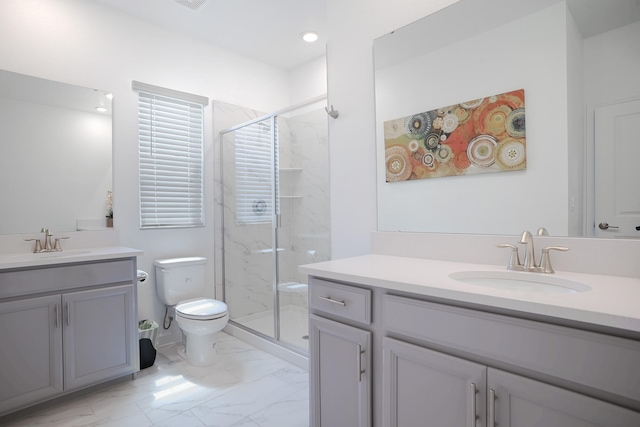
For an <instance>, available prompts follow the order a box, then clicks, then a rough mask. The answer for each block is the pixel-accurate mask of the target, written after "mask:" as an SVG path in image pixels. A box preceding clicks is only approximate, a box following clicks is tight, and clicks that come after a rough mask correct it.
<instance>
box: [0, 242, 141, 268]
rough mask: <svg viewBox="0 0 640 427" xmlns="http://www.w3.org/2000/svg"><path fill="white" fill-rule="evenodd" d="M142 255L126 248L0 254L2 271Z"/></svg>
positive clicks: (108, 247)
mask: <svg viewBox="0 0 640 427" xmlns="http://www.w3.org/2000/svg"><path fill="white" fill-rule="evenodd" d="M142 254H143V252H142V251H141V250H139V249H132V248H127V247H124V246H105V247H98V248H82V249H70V250H63V251H61V252H40V253H19V254H0V271H1V270H7V269H11V268H29V267H38V266H45V265H48V266H51V265H56V264H67V263H73V262H86V261H99V260H104V259H116V258H128V257H133V256H140V255H142Z"/></svg>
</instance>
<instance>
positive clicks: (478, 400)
mask: <svg viewBox="0 0 640 427" xmlns="http://www.w3.org/2000/svg"><path fill="white" fill-rule="evenodd" d="M383 351H384V356H383V357H384V359H383V360H384V361H383V366H384V372H383V396H384V397H383V399H384V401H383V411H382V412H383V418H384V422H383V424H382V425H383V426H385V427H422V426H424V425H425V420H428V422H427V423H426V425H430V426H431V425H433V426H477V427H484V426H487V427H494V426H500V427H511V426H513V427H516V426H517V427H537V426H544V427H594V426H602V427H605V426H606V427H631V426H640V414H639V413H637V412H633V411H630V410H628V409H624V408H621V407H619V406H616V405H611V404H609V403H606V402H603V401H601V400H598V399H593V398H591V397H588V396H584V395H582V394H579V393H575V392H572V391H569V390H566V389H562V388H559V387H555V386H552V385H549V384H546V383H543V382H539V381H535V380H532V379H529V378H526V377H523V376H520V375H515V374H512V373H508V372H505V371H502V370H499V369H494V368H488V367H486V366H484V365H481V364H477V363H474V362H471V361H468V360H465V359H461V358H458V357H454V356H450V355H447V354H444V353H440V352H437V351H433V350H429V349H426V348H423V347H420V346H417V345H413V344H408V343H405V342H402V341H397V340H394V339H391V338H385V339H384V341H383Z"/></svg>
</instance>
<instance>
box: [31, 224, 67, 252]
mask: <svg viewBox="0 0 640 427" xmlns="http://www.w3.org/2000/svg"><path fill="white" fill-rule="evenodd" d="M40 232H41V233H44V241H42V242H41V241H40V239H24V241H25V242H35V246H34V248H33V253H34V254H35V253H40V252H61V251H62V246H61V245H60V240H64V239H68V238H69V237H56V239H55V243H53V244H52V243H51V238H52V237H53V233H52V232H51V230H50V229H48V228H46V227H43V228H42V230H40Z"/></svg>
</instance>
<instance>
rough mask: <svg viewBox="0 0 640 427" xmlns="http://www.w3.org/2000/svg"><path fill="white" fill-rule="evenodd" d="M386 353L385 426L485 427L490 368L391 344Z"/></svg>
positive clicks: (385, 347)
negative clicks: (487, 378)
mask: <svg viewBox="0 0 640 427" xmlns="http://www.w3.org/2000/svg"><path fill="white" fill-rule="evenodd" d="M383 352H384V355H383V362H382V363H383V379H382V381H383V402H384V403H383V407H382V408H383V409H382V413H383V419H384V422H383V425H384V426H387V427H424V426H434V427H435V426H438V427H440V426H461V427H463V426H464V427H469V426H472V427H475V426H476V425H477V426H484V420H485V419H486V418H485V406H486V405H485V398H484V396H485V393H484V391H485V387H486V367H485V366H484V365H479V364H477V363H473V362H469V361H468V360H464V359H459V358H457V357H453V356H449V355H446V354H443V353H439V352H436V351H432V350H428V349H426V348H423V347H419V346H416V345H412V344H408V343H405V342H401V341H397V340H394V339H391V338H385V339H384V341H383Z"/></svg>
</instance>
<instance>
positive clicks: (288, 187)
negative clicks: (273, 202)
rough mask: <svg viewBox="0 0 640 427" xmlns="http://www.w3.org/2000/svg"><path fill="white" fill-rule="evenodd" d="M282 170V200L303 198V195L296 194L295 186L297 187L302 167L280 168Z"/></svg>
mask: <svg viewBox="0 0 640 427" xmlns="http://www.w3.org/2000/svg"><path fill="white" fill-rule="evenodd" d="M278 170H279V171H280V172H284V173H282V174H281V175H280V187H281V188H282V190H283V191H282V193H284V194H283V195H281V196H280V200H296V199H302V197H303V196H301V195H296V194H295V191H294V190H293V188H294V187H295V180H297V179H299V175H298V173H299V172H302V168H279V169H278Z"/></svg>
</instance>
